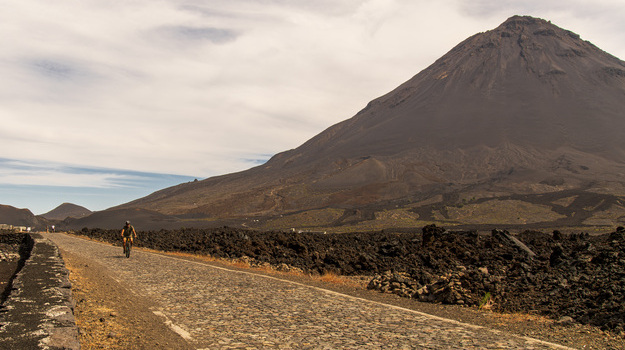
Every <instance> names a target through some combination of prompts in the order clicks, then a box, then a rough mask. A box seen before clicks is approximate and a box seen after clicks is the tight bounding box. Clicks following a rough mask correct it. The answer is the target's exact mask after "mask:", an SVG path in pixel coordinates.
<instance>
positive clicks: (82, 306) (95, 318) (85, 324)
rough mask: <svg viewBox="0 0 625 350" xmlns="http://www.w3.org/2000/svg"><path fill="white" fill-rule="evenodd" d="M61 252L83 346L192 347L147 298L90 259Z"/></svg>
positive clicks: (134, 347) (92, 347)
mask: <svg viewBox="0 0 625 350" xmlns="http://www.w3.org/2000/svg"><path fill="white" fill-rule="evenodd" d="M120 250H121V248H120ZM61 254H62V256H63V259H64V260H65V264H66V267H67V268H68V269H69V271H70V281H71V283H72V293H73V295H74V300H75V301H76V307H75V310H74V314H75V318H76V324H77V325H78V329H79V340H80V344H81V348H82V349H83V350H85V349H86V350H88V349H103V348H106V349H172V348H175V349H194V348H193V347H192V346H190V345H189V344H188V343H187V342H186V341H185V340H184V339H183V338H182V337H180V336H179V335H178V334H176V333H175V332H174V331H172V330H171V329H169V328H168V327H167V326H166V325H165V321H166V320H164V319H163V318H162V317H159V316H157V315H156V314H154V313H153V306H154V305H152V304H151V303H150V301H149V300H147V298H144V297H142V296H140V295H136V294H135V293H133V292H131V291H129V290H128V289H126V288H124V287H122V286H121V285H120V284H119V283H118V282H117V281H116V280H115V279H113V278H112V277H111V276H109V274H108V272H107V271H106V269H104V268H103V267H102V266H100V265H99V264H97V263H94V262H93V261H92V260H90V259H86V258H83V257H80V256H78V255H75V254H72V253H70V252H68V251H65V250H61ZM120 258H121V251H120Z"/></svg>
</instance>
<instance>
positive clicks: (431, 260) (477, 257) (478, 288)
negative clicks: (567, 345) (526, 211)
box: [76, 225, 625, 333]
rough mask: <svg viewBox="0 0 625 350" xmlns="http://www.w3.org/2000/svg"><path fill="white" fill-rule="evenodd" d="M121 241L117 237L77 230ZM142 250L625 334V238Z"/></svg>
mask: <svg viewBox="0 0 625 350" xmlns="http://www.w3.org/2000/svg"><path fill="white" fill-rule="evenodd" d="M76 233H77V234H81V235H85V236H88V237H91V238H94V239H99V240H104V241H109V242H117V243H119V236H118V235H119V231H118V230H100V229H87V228H85V229H83V230H82V231H78V232H76ZM137 245H139V246H143V247H148V248H153V249H158V250H163V251H182V252H193V253H200V254H210V255H212V256H214V257H218V258H226V259H233V260H244V261H247V262H250V263H251V264H252V265H255V264H256V265H272V266H274V267H276V268H277V269H283V270H288V269H299V270H302V271H304V272H307V273H311V274H323V273H325V272H335V273H339V274H342V275H366V276H369V278H370V283H369V288H371V289H377V290H379V291H381V292H386V293H395V294H398V295H400V296H403V297H406V298H415V299H418V300H421V301H426V302H435V303H445V304H460V305H466V306H475V307H480V308H491V309H493V310H499V311H513V312H515V311H519V312H526V313H534V314H540V315H546V316H549V317H551V318H554V319H556V320H558V321H559V322H563V323H581V324H589V325H595V326H598V327H600V328H602V329H604V330H608V331H612V332H616V333H619V332H624V331H625V328H624V326H625V305H623V304H622V300H623V298H624V297H625V256H624V255H623V254H624V253H623V251H624V248H625V230H624V229H623V228H621V227H619V228H618V229H617V231H615V232H612V233H610V234H603V235H592V236H591V235H588V234H585V233H577V234H562V233H560V232H559V231H554V232H552V233H545V232H539V231H525V232H521V233H519V234H516V235H512V234H510V233H508V232H507V231H502V230H493V231H492V232H490V233H478V232H476V231H446V230H444V229H443V228H440V227H436V226H434V225H430V226H426V227H424V228H423V229H422V231H421V232H412V233H388V232H383V231H382V232H370V233H350V234H323V233H301V232H290V233H286V232H277V231H273V232H258V231H250V230H241V229H234V228H228V227H222V228H218V229H181V230H174V231H165V230H161V231H147V232H139V239H138V241H137Z"/></svg>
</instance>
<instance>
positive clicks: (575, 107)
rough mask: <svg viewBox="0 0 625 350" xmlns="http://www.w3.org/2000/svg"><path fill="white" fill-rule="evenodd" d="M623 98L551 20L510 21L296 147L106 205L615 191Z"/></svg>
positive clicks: (257, 205) (624, 83)
mask: <svg viewBox="0 0 625 350" xmlns="http://www.w3.org/2000/svg"><path fill="white" fill-rule="evenodd" d="M624 97H625V63H624V62H623V61H621V60H619V59H617V58H616V57H613V56H611V55H609V54H608V53H606V52H604V51H602V50H600V49H598V48H597V47H595V46H594V45H592V44H591V43H589V42H586V41H583V40H581V39H580V37H579V36H578V35H577V34H575V33H573V32H570V31H567V30H564V29H561V28H559V27H557V26H555V25H553V24H551V23H550V22H547V21H544V20H542V19H537V18H532V17H520V16H514V17H511V18H509V19H508V20H507V21H505V22H504V23H503V24H501V25H500V26H499V27H497V28H496V29H494V30H491V31H488V32H485V33H479V34H476V35H474V36H472V37H470V38H468V39H467V40H465V41H463V42H462V43H460V44H459V45H457V46H456V47H455V48H453V49H452V50H451V51H449V52H448V53H447V54H445V55H444V56H443V57H441V58H440V59H439V60H437V61H436V62H435V63H434V64H432V65H431V66H430V67H428V68H426V69H425V70H423V71H421V72H420V73H418V74H417V75H416V76H414V77H413V78H412V79H410V80H408V81H407V82H405V83H404V84H402V85H400V86H399V87H398V88H396V89H395V90H393V91H391V92H389V93H388V94H386V95H384V96H382V97H380V98H378V99H376V100H374V101H372V102H370V103H369V104H368V105H367V106H366V107H365V108H364V109H363V110H362V111H360V112H359V113H358V114H357V115H355V116H354V117H352V118H351V119H348V120H346V121H343V122H341V123H338V124H336V125H334V126H332V127H330V128H328V129H327V130H325V131H324V132H322V133H320V134H319V135H317V136H315V137H314V138H312V139H311V140H309V141H308V142H306V143H304V144H303V145H302V146H300V147H298V148H297V149H294V150H290V151H287V152H283V153H280V154H277V155H276V156H274V157H273V158H272V159H271V160H269V161H268V162H267V163H266V164H264V165H261V166H259V167H256V168H253V169H250V170H247V171H244V172H240V173H236V174H230V175H224V176H219V177H214V178H210V179H206V180H203V181H198V182H193V183H188V184H182V185H179V186H175V187H172V188H167V189H164V190H161V191H158V192H156V193H154V194H151V195H149V196H147V197H145V198H141V199H138V200H136V201H133V202H130V203H128V204H125V205H122V206H120V207H118V209H130V208H142V209H148V210H155V211H158V212H161V213H164V214H168V215H176V216H178V217H198V216H209V217H217V218H225V217H236V216H250V215H259V216H263V215H264V216H275V215H284V214H289V213H294V212H299V211H302V210H313V209H319V208H341V209H349V210H352V209H358V210H361V209H362V210H364V209H363V208H374V211H376V210H380V209H382V208H397V207H405V206H407V207H410V208H411V210H413V211H417V210H415V208H416V206H418V205H419V203H424V202H423V201H428V202H427V203H432V201H434V202H441V201H443V202H445V201H447V202H446V203H447V204H453V202H454V201H457V200H458V199H459V198H467V197H468V198H486V197H497V196H509V195H512V194H528V195H531V194H540V193H547V192H559V191H570V190H576V191H579V192H580V193H582V192H584V193H585V192H591V193H598V194H601V193H610V194H611V195H614V194H616V195H623V194H625V191H624V190H623V189H624V188H625V186H624V184H623V181H622V179H621V176H620V174H622V173H623V172H625V167H624V164H625V137H624V136H625V135H624V134H623V130H625V114H624V113H625V112H624V111H625V98H624ZM566 193H567V194H568V193H569V192H566ZM441 195H442V197H440V196H441ZM471 196H472V197H471ZM439 197H440V198H439ZM436 198H439V199H436ZM450 198H451V199H450ZM363 215H364V214H363ZM571 215H574V214H571ZM365 216H366V215H365ZM442 216H444V217H445V218H446V219H449V216H445V215H442ZM422 217H423V215H422Z"/></svg>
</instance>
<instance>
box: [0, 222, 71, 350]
mask: <svg viewBox="0 0 625 350" xmlns="http://www.w3.org/2000/svg"><path fill="white" fill-rule="evenodd" d="M29 239H30V240H31V242H30V243H31V244H32V250H31V252H30V257H29V258H28V259H27V260H26V261H25V263H24V266H23V267H22V269H21V270H20V271H19V272H18V274H17V276H16V277H15V279H14V280H13V284H12V289H11V292H10V294H9V296H8V298H7V300H6V301H5V302H4V304H3V305H2V308H1V309H0V339H2V341H1V342H0V349H51V350H55V349H80V343H79V342H78V329H77V327H76V322H75V319H74V311H73V310H74V305H75V303H74V300H73V299H72V294H71V284H70V282H69V279H68V277H69V271H68V270H67V268H65V263H64V262H63V259H62V258H61V256H60V254H59V250H58V248H57V247H56V246H55V245H54V243H52V242H51V241H49V240H48V239H46V238H43V237H42V236H41V235H40V234H37V233H31V234H29Z"/></svg>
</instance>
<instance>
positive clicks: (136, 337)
mask: <svg viewBox="0 0 625 350" xmlns="http://www.w3.org/2000/svg"><path fill="white" fill-rule="evenodd" d="M62 254H63V257H64V259H65V262H66V265H67V267H68V269H69V270H70V272H71V274H70V280H71V282H72V284H73V289H72V291H73V293H74V298H75V300H76V302H77V304H76V310H75V314H76V320H77V324H78V327H79V330H80V342H81V346H82V348H83V349H171V348H176V349H192V347H190V346H189V345H188V344H186V343H185V342H184V340H183V339H182V338H181V337H180V336H178V335H177V334H176V333H174V332H173V331H171V330H170V329H169V328H167V327H166V326H165V324H164V320H163V319H161V318H160V317H158V316H156V315H155V314H153V313H152V312H151V311H150V307H151V306H152V305H151V303H150V302H149V301H148V300H145V299H143V298H141V297H140V296H137V295H135V294H133V293H132V292H130V291H128V290H126V289H125V288H123V287H122V286H121V285H120V284H119V283H118V282H117V281H115V280H114V279H113V278H112V277H111V276H110V275H109V274H108V273H107V272H106V270H105V269H104V268H103V267H102V266H99V265H97V264H94V263H93V262H91V261H88V260H85V259H82V258H80V257H77V256H75V255H72V254H69V253H68V252H64V251H62ZM173 255H176V256H178V257H181V258H184V259H192V260H202V261H205V262H207V263H210V264H216V265H219V266H227V267H229V268H232V269H247V270H251V271H254V272H257V273H259V274H270V275H273V276H276V275H278V277H280V278H283V279H288V280H293V281H296V282H299V283H305V284H309V285H314V286H318V287H323V288H327V289H330V290H334V291H337V292H341V293H345V294H349V295H353V296H357V297H361V298H365V299H369V300H374V301H378V302H383V303H387V304H392V305H397V306H401V307H405V308H409V309H413V310H417V311H421V312H426V313H429V314H433V315H437V316H440V317H445V318H450V319H455V320H458V321H461V322H466V323H472V324H477V325H481V326H485V327H489V328H494V329H499V330H502V331H506V332H510V333H514V334H518V335H523V336H529V337H533V338H538V339H542V340H546V341H551V342H555V343H559V344H562V345H567V346H570V347H574V348H578V349H624V348H625V339H623V338H622V337H620V336H615V335H613V334H610V333H608V332H603V331H601V330H600V329H598V328H596V327H591V326H583V325H579V324H574V325H569V326H563V325H559V324H557V323H556V322H555V321H553V320H550V319H548V318H545V317H540V316H537V315H530V314H521V313H518V314H501V313H496V312H492V311H488V310H477V309H476V308H473V307H462V306H458V305H440V304H431V303H422V302H418V301H415V300H411V299H407V298H401V297H398V296H396V295H393V294H385V293H379V292H376V291H371V290H367V289H366V288H365V284H366V281H367V279H366V278H364V279H358V278H357V277H349V278H345V277H340V276H333V275H326V276H324V277H310V276H308V275H304V274H300V273H285V272H278V271H273V270H268V269H266V268H265V269H257V268H253V269H250V268H249V267H246V266H245V265H244V264H240V263H238V264H232V263H229V262H227V261H215V260H214V259H212V258H206V257H201V256H193V255H191V254H180V253H178V254H173Z"/></svg>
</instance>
